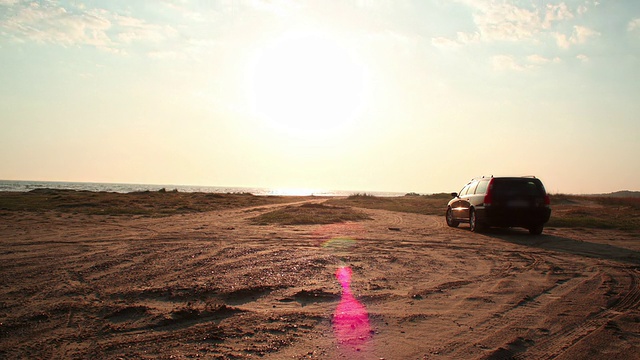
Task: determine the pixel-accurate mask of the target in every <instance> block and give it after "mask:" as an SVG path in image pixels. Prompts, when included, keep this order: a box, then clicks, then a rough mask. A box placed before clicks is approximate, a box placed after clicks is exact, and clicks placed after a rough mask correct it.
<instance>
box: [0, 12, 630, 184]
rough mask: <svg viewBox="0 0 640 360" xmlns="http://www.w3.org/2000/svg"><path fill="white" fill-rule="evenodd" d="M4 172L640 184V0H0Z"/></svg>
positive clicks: (12, 175)
mask: <svg viewBox="0 0 640 360" xmlns="http://www.w3.org/2000/svg"><path fill="white" fill-rule="evenodd" d="M0 129H1V131H0V179H4V180H43V181H86V182H112V183H113V182H115V183H142V184H176V185H204V186H234V187H271V188H281V189H329V190H346V191H348V190H353V191H393V192H418V193H436V192H453V191H457V190H459V189H460V188H461V187H462V186H463V185H464V184H465V183H466V182H467V181H469V180H470V179H471V178H473V177H477V176H481V175H494V176H521V175H535V176H536V177H539V178H541V179H542V180H543V182H544V183H545V186H546V188H547V191H549V192H552V193H573V194H581V193H605V192H613V191H618V190H636V191H637V190H640V161H639V160H638V156H639V155H640V141H639V140H640V137H639V135H640V1H637V0H599V1H594V0H564V1H552V0H526V1H524V0H423V1H404V0H397V1H385V0H378V1H376V0H350V1H347V0H345V1H335V0H326V1H319V0H316V1H295V0H270V1H269V0H237V1H233V0H156V1H144V0H137V1H125V0H122V1H121V0H111V1H97V0H93V1H92V0H74V1H53V0H40V1H24V0H0Z"/></svg>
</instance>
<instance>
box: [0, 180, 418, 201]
mask: <svg viewBox="0 0 640 360" xmlns="http://www.w3.org/2000/svg"><path fill="white" fill-rule="evenodd" d="M35 189H56V190H63V189H64V190H78V191H94V192H100V191H105V192H117V193H129V192H135V191H159V190H161V189H166V190H167V191H170V190H174V189H175V190H177V191H179V192H187V193H189V192H203V193H221V194H224V193H250V194H253V195H257V196H272V195H279V196H298V195H313V196H349V195H353V194H363V193H366V194H369V195H375V196H382V197H392V196H403V195H405V193H400V192H384V191H347V190H321V189H287V188H258V187H253V188H252V187H225V186H192V185H170V184H167V185H158V184H121V183H93V182H64V181H27V180H0V191H16V192H27V191H31V190H35Z"/></svg>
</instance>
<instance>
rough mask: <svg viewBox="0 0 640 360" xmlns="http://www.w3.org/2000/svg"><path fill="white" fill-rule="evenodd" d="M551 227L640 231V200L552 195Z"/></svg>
mask: <svg viewBox="0 0 640 360" xmlns="http://www.w3.org/2000/svg"><path fill="white" fill-rule="evenodd" d="M551 209H552V212H551V219H550V220H549V223H547V226H548V227H575V228H591V229H618V230H626V231H640V198H637V197H594V196H577V195H565V194H555V195H551Z"/></svg>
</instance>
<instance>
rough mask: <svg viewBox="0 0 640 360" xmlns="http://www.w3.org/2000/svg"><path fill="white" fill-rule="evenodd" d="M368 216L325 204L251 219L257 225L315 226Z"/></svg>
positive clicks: (284, 209) (308, 205) (346, 208)
mask: <svg viewBox="0 0 640 360" xmlns="http://www.w3.org/2000/svg"><path fill="white" fill-rule="evenodd" d="M369 219H370V218H369V216H367V215H366V214H364V213H362V212H359V211H356V210H353V209H351V208H349V207H342V206H329V205H324V204H303V205H300V206H286V207H284V208H282V209H278V210H275V211H271V212H268V213H265V214H262V215H259V216H256V217H254V218H252V219H251V221H252V222H253V223H254V224H256V225H268V224H280V225H314V224H333V223H341V222H347V221H362V220H369Z"/></svg>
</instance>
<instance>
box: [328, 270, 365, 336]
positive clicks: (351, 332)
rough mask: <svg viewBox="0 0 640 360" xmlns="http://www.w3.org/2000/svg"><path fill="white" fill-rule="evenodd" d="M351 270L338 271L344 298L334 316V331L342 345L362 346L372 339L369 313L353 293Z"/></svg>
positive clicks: (337, 277)
mask: <svg viewBox="0 0 640 360" xmlns="http://www.w3.org/2000/svg"><path fill="white" fill-rule="evenodd" d="M351 274H352V271H351V268H350V267H348V266H342V267H340V268H338V270H336V274H335V275H336V279H337V280H338V281H339V282H340V285H342V297H341V299H340V303H339V304H338V307H336V311H335V313H334V314H333V331H334V333H335V336H336V339H337V340H338V342H339V343H340V344H349V345H362V344H364V343H365V342H367V340H369V338H370V337H371V326H370V325H369V313H368V312H367V309H366V308H365V306H364V305H363V304H361V303H360V302H359V301H358V300H357V299H356V298H355V297H354V296H353V294H352V293H351Z"/></svg>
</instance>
